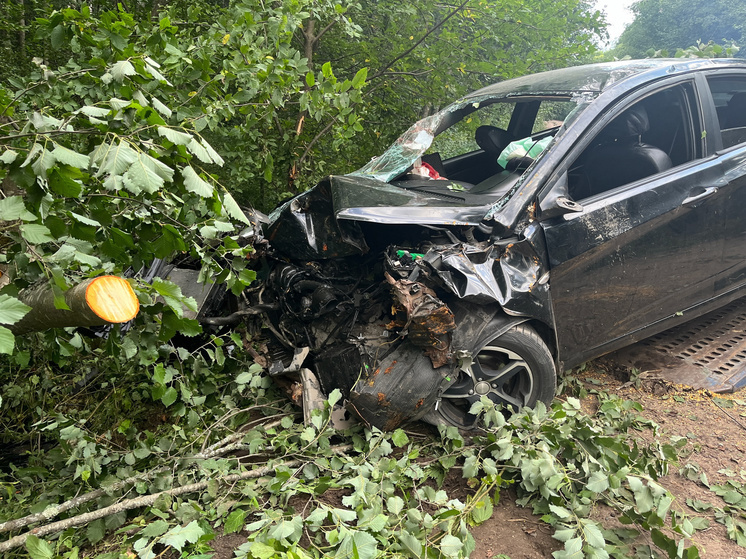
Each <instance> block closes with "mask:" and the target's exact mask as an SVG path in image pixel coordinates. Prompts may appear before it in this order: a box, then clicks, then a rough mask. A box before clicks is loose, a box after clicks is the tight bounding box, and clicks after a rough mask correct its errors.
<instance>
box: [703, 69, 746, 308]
mask: <svg viewBox="0 0 746 559" xmlns="http://www.w3.org/2000/svg"><path fill="white" fill-rule="evenodd" d="M706 83H707V87H706V88H705V89H706V91H709V93H710V95H711V99H712V101H713V104H714V108H715V110H714V111H713V113H714V119H713V121H714V128H715V131H714V132H715V133H714V134H713V136H714V138H713V140H714V141H715V142H716V146H715V149H716V150H717V151H716V155H717V160H718V162H719V163H720V166H721V172H722V174H723V177H724V180H725V181H726V182H727V185H726V186H725V190H724V192H723V193H724V194H725V196H727V204H726V213H725V228H726V232H725V246H724V253H723V260H724V273H723V274H722V275H721V277H719V278H718V279H717V280H716V282H715V294H716V295H719V296H722V297H728V296H729V295H731V294H733V295H738V294H739V293H738V292H739V291H741V290H742V289H743V288H744V286H746V215H745V214H744V212H745V208H746V72H743V71H741V72H738V71H735V70H720V71H716V72H711V73H710V74H709V75H707V79H706ZM718 132H719V133H718Z"/></svg>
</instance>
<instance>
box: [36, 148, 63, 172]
mask: <svg viewBox="0 0 746 559" xmlns="http://www.w3.org/2000/svg"><path fill="white" fill-rule="evenodd" d="M55 163H57V160H56V159H55V158H54V155H52V152H51V151H49V150H48V149H46V148H42V150H41V151H40V152H39V157H37V158H36V159H35V160H34V162H33V163H32V164H31V168H32V169H33V170H34V173H36V175H37V176H39V177H42V178H44V179H46V178H47V171H49V169H51V168H52V167H54V165H55Z"/></svg>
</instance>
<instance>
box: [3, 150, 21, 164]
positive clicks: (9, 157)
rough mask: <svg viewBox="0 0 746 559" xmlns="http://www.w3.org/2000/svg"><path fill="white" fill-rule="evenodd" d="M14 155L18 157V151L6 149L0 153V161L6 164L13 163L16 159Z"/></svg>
mask: <svg viewBox="0 0 746 559" xmlns="http://www.w3.org/2000/svg"><path fill="white" fill-rule="evenodd" d="M16 157H18V152H17V151H13V150H12V149H6V150H5V151H4V152H3V154H2V155H0V161H2V162H3V163H5V164H6V165H10V164H11V163H13V161H15V160H16Z"/></svg>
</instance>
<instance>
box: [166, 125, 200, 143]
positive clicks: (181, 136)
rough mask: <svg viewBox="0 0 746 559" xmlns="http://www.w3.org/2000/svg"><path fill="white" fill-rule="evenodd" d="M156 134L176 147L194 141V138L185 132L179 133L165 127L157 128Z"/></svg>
mask: <svg viewBox="0 0 746 559" xmlns="http://www.w3.org/2000/svg"><path fill="white" fill-rule="evenodd" d="M158 134H159V135H161V136H163V137H164V138H166V139H167V140H168V141H169V142H171V143H173V144H176V145H178V146H185V145H187V144H189V143H190V142H193V141H194V136H192V135H191V134H188V133H186V132H180V131H179V130H174V129H173V128H167V127H166V126H159V127H158Z"/></svg>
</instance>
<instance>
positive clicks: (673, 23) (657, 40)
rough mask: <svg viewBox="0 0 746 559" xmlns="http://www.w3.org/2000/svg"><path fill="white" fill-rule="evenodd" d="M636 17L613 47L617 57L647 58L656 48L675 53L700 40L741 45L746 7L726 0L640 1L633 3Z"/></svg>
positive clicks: (671, 53)
mask: <svg viewBox="0 0 746 559" xmlns="http://www.w3.org/2000/svg"><path fill="white" fill-rule="evenodd" d="M632 11H633V13H634V14H635V19H634V20H633V21H632V23H630V24H629V26H627V28H626V29H625V30H624V32H623V33H622V35H621V36H620V38H619V42H618V45H617V47H616V49H614V55H615V56H617V57H623V56H630V57H632V58H644V57H646V56H650V55H652V54H653V53H654V52H655V51H663V50H664V51H666V52H667V53H668V54H669V55H671V56H673V54H674V53H675V52H676V50H677V49H679V48H681V49H685V48H688V47H690V46H692V45H695V44H696V43H697V41H701V42H702V43H708V42H710V41H713V42H715V43H722V44H730V43H735V44H736V45H737V46H742V45H743V42H744V35H743V32H744V26H746V6H744V5H743V3H738V2H736V3H734V2H729V1H727V0H713V1H711V2H687V1H685V0H639V1H638V2H635V3H634V4H633V5H632Z"/></svg>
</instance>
